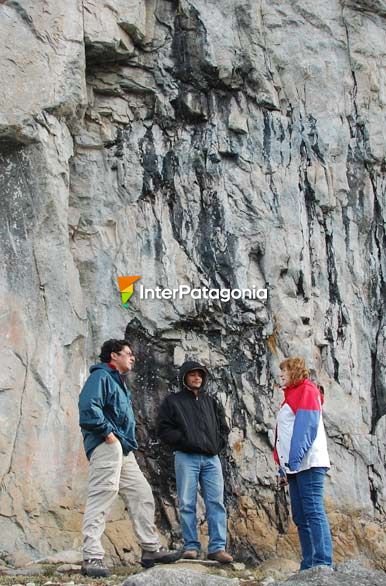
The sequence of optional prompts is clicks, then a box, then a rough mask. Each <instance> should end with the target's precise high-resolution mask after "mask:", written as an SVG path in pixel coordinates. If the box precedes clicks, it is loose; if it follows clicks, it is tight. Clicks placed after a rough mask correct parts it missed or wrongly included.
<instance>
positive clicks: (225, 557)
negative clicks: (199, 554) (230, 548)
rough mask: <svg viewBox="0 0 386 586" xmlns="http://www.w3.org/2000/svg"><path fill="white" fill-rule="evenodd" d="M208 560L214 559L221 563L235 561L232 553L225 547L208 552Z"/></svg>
mask: <svg viewBox="0 0 386 586" xmlns="http://www.w3.org/2000/svg"><path fill="white" fill-rule="evenodd" d="M208 560H214V561H215V562H219V563H220V564H230V563H231V562H233V557H232V556H231V554H230V553H227V552H226V551H224V550H223V549H220V550H219V551H214V552H213V553H208Z"/></svg>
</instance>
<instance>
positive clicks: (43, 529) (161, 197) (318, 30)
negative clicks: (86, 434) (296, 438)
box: [0, 0, 386, 567]
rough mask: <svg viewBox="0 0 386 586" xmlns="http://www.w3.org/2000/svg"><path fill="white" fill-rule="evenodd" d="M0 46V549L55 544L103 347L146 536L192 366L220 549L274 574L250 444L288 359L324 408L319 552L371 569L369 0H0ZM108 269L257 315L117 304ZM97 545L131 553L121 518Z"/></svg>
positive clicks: (260, 452)
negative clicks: (84, 397) (197, 370)
mask: <svg viewBox="0 0 386 586" xmlns="http://www.w3.org/2000/svg"><path fill="white" fill-rule="evenodd" d="M0 31H1V34H0V42H1V55H2V59H1V62H0V74H1V79H2V84H1V88H0V104H1V108H0V111H1V114H0V186H1V200H0V210H1V214H0V216H1V220H0V231H1V232H0V247H1V255H2V263H1V265H0V274H1V279H0V288H1V289H0V331H1V338H0V355H1V360H0V406H1V409H0V417H1V426H0V453H1V462H0V468H1V469H0V478H1V486H2V496H1V503H0V527H1V529H2V530H1V532H0V549H1V550H2V551H3V552H4V554H5V555H8V556H11V555H12V554H14V552H16V551H24V552H26V553H27V554H29V555H30V556H31V557H34V558H36V557H39V556H41V555H43V554H49V553H50V552H52V551H56V550H60V549H66V548H68V549H76V548H78V547H80V543H81V536H80V524H81V517H82V508H83V505H84V498H85V486H86V484H85V483H86V475H87V463H86V460H85V457H84V454H83V449H82V445H81V437H80V433H79V430H78V423H77V396H78V394H79V390H80V388H81V385H82V383H83V382H84V380H85V377H86V374H87V368H88V366H89V365H90V364H91V363H92V362H93V361H95V360H96V356H97V354H98V349H99V347H100V344H101V342H102V341H103V340H105V339H107V338H110V337H119V338H120V337H122V336H123V335H125V334H126V335H127V337H128V338H129V339H130V340H131V341H132V342H133V346H134V349H135V352H136V356H137V367H136V372H135V375H134V376H133V377H132V378H131V380H130V385H131V387H132V389H133V395H134V401H135V407H136V410H137V414H138V420H139V437H140V441H141V453H140V455H139V458H140V461H141V465H142V466H143V467H144V469H145V471H146V474H147V476H148V478H149V479H150V480H151V482H152V485H153V487H154V490H155V494H156V497H157V503H158V510H159V517H158V522H159V527H160V528H161V531H162V533H163V535H164V536H165V539H168V540H169V541H170V540H172V541H173V540H174V541H175V542H176V540H177V541H178V522H177V517H176V500H175V487H174V483H173V478H172V466H171V457H170V454H168V453H166V452H165V451H164V450H163V448H162V447H161V446H160V445H159V444H158V442H157V440H156V437H155V433H154V419H155V415H156V412H157V406H158V405H159V402H160V401H161V400H162V398H163V397H164V396H165V395H166V393H167V392H168V391H169V390H173V389H175V388H176V367H178V366H179V365H180V364H181V362H182V361H183V360H184V358H185V357H195V358H198V359H200V360H202V361H204V362H205V364H206V365H207V366H208V368H209V370H210V372H211V375H212V380H211V388H212V391H213V392H214V393H217V395H218V396H219V398H220V399H221V401H222V403H223V404H224V406H225V408H226V411H227V415H228V417H229V420H230V422H231V425H232V433H231V437H230V446H229V449H228V452H227V455H226V458H225V461H224V468H225V472H226V493H227V505H228V510H229V515H230V545H231V547H232V549H233V551H234V552H235V553H236V554H237V555H239V556H240V557H242V558H243V559H244V560H259V559H264V558H270V557H274V556H284V557H286V558H291V557H292V558H293V559H296V556H297V539H296V533H295V530H294V527H293V525H292V524H290V523H289V521H288V505H287V502H286V498H285V495H283V494H281V493H275V492H274V490H273V486H274V475H275V467H274V465H273V461H272V457H271V450H272V440H273V431H272V430H273V426H274V420H275V412H276V410H277V408H278V405H279V404H280V400H281V393H280V391H279V389H278V385H277V374H278V363H279V361H280V359H281V358H282V357H284V356H288V355H291V354H300V355H302V356H304V357H305V358H306V359H307V362H308V364H309V365H310V366H311V368H312V370H313V374H314V376H315V377H317V378H318V380H319V381H320V382H321V383H322V384H323V386H324V387H325V391H326V403H325V422H326V427H327V432H328V436H329V449H330V455H331V460H332V471H331V475H330V478H329V481H328V486H327V498H328V500H327V503H328V510H329V515H330V519H331V523H332V529H333V534H334V540H335V551H336V557H337V559H344V558H346V557H350V556H354V555H358V554H362V555H363V556H365V557H367V558H369V559H370V560H372V561H373V563H375V564H376V565H378V566H381V567H385V553H386V537H385V533H384V522H385V508H386V489H385V485H386V472H385V459H386V439H385V437H386V434H385V432H386V417H385V413H386V377H385V374H386V322H385V297H386V295H385V281H386V277H385V274H386V266H385V249H386V246H385V245H386V238H385V169H386V167H385V161H386V145H385V133H384V127H385V123H386V84H385V82H386V77H385V75H386V74H385V71H386V50H385V47H386V4H385V2H383V0H340V1H339V0H324V1H322V0H318V1H317V2H311V0H296V1H294V0H291V1H290V0H280V1H279V0H272V1H267V0H239V1H238V2H234V1H233V0H189V1H187V0H131V2H126V1H123V0H104V1H103V2H102V1H98V0H83V1H82V0H67V1H66V2H62V3H58V2H55V1H54V0H44V2H43V0H39V1H38V2H33V1H32V0H5V1H4V0H1V1H0ZM120 275H140V276H141V281H140V282H141V283H142V284H143V286H144V287H155V286H160V287H170V288H173V287H175V286H177V285H178V284H187V285H190V286H192V287H213V288H220V289H221V288H223V289H228V288H240V289H242V288H248V287H252V286H255V287H256V288H267V289H268V299H267V301H263V300H260V301H259V300H242V299H239V300H230V301H229V302H227V303H225V302H221V301H218V300H213V301H211V302H208V301H206V300H194V299H191V298H183V299H181V300H178V299H175V300H143V299H140V298H139V295H138V294H136V293H135V294H134V295H133V297H132V299H131V300H130V304H129V307H128V309H125V308H124V307H122V304H121V302H120V296H119V291H118V288H117V282H116V278H117V276H120ZM200 510H201V515H202V506H201V504H200ZM202 531H203V539H205V526H204V525H203V526H202ZM105 544H106V548H107V551H108V552H109V554H110V555H111V556H113V557H115V558H118V557H119V558H121V560H125V559H126V560H128V561H129V560H131V559H133V556H134V554H135V553H136V552H137V549H136V547H137V546H136V544H135V539H134V538H133V536H132V531H131V528H130V524H129V523H127V522H126V521H125V520H124V515H123V508H122V504H117V506H116V508H115V509H114V513H113V516H112V521H111V523H109V526H108V530H107V533H106V542H105Z"/></svg>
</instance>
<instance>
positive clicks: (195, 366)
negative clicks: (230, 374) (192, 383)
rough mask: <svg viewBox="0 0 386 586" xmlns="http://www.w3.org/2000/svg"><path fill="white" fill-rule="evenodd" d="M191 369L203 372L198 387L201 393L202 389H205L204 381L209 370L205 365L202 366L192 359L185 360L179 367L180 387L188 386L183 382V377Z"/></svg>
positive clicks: (206, 380) (185, 387)
mask: <svg viewBox="0 0 386 586" xmlns="http://www.w3.org/2000/svg"><path fill="white" fill-rule="evenodd" d="M192 370H201V372H202V374H203V381H202V385H201V388H200V392H201V393H202V392H203V391H205V386H206V383H207V382H208V378H209V372H208V369H207V368H206V367H205V366H203V365H202V364H200V363H199V362H195V361H194V360H187V361H186V362H184V363H183V365H182V366H181V367H180V371H179V384H180V389H181V390H183V389H188V388H189V387H187V386H186V384H185V377H186V375H187V374H188V372H191V371H192Z"/></svg>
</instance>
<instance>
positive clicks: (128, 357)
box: [111, 346, 135, 373]
mask: <svg viewBox="0 0 386 586" xmlns="http://www.w3.org/2000/svg"><path fill="white" fill-rule="evenodd" d="M111 362H112V363H113V364H114V366H115V368H116V369H117V370H118V371H119V372H120V373H124V372H130V370H132V369H133V367H134V362H135V358H134V354H133V353H132V351H131V348H129V346H124V347H123V348H122V350H120V351H119V352H111Z"/></svg>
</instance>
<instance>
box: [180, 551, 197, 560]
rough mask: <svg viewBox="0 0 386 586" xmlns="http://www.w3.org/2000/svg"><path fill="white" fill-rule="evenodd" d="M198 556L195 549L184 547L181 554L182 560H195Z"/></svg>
mask: <svg viewBox="0 0 386 586" xmlns="http://www.w3.org/2000/svg"><path fill="white" fill-rule="evenodd" d="M197 558H198V551H197V550H196V549H185V551H184V552H183V554H182V559H183V560H196V559H197Z"/></svg>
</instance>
